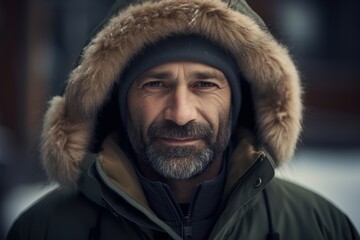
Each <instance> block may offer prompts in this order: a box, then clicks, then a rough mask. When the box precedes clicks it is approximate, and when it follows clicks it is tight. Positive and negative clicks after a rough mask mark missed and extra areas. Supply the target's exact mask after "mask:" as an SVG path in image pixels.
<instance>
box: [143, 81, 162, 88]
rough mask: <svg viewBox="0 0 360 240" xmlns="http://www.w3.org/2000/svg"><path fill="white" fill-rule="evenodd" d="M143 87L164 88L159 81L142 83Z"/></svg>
mask: <svg viewBox="0 0 360 240" xmlns="http://www.w3.org/2000/svg"><path fill="white" fill-rule="evenodd" d="M143 87H149V88H160V87H165V85H164V84H163V83H162V82H161V81H151V82H146V83H144V84H143Z"/></svg>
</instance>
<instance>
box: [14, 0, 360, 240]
mask: <svg viewBox="0 0 360 240" xmlns="http://www.w3.org/2000/svg"><path fill="white" fill-rule="evenodd" d="M129 4H131V1H118V2H117V3H116V4H115V6H114V8H113V9H112V11H111V13H110V15H109V19H107V20H105V21H104V23H103V24H102V25H101V26H100V27H99V28H98V29H97V30H96V31H95V33H94V36H93V37H92V38H91V40H90V42H89V43H88V45H87V46H86V47H85V48H84V51H83V53H82V55H81V57H80V58H79V60H78V64H77V66H76V68H75V69H74V70H73V71H72V73H71V74H70V77H69V79H68V81H67V86H66V89H65V91H64V94H63V96H57V97H54V98H53V100H51V102H50V107H49V110H48V111H47V114H46V116H45V121H44V126H43V133H42V149H41V151H42V159H43V165H44V168H45V170H46V171H47V174H48V175H49V177H50V179H51V180H53V181H56V182H57V183H59V185H60V188H59V189H58V190H55V191H53V192H51V193H50V194H48V195H47V196H45V197H44V198H43V199H41V200H40V201H38V202H37V203H35V204H34V205H33V206H32V207H31V208H30V209H28V210H27V211H26V212H25V213H23V214H22V216H21V217H20V218H19V219H18V220H17V221H16V222H15V224H14V225H13V227H12V229H11V230H10V232H9V235H8V239H36V240H38V239H183V238H184V239H185V237H188V236H179V235H178V234H176V233H175V232H174V230H173V229H172V228H171V227H170V226H168V225H167V224H166V223H164V222H163V221H162V220H161V219H160V218H158V217H157V216H156V214H155V213H154V212H153V211H152V209H151V208H150V207H149V204H148V201H147V198H146V196H145V194H144V191H143V190H142V187H141V185H140V183H139V180H138V177H137V174H136V172H135V165H134V164H133V162H134V159H132V158H131V157H130V155H129V154H128V151H127V148H128V145H127V144H128V141H127V135H126V130H125V129H123V128H122V126H121V125H120V126H119V123H120V122H121V121H120V120H119V119H120V116H119V111H118V110H117V106H116V101H114V99H117V96H116V94H117V91H115V89H118V87H119V86H121V74H122V72H123V70H124V69H125V67H126V65H127V64H128V63H129V61H130V60H131V59H132V57H133V56H134V55H136V53H138V52H139V51H140V50H141V48H142V47H143V46H144V45H145V44H150V43H152V42H155V41H157V40H159V39H161V38H163V37H166V36H169V35H173V34H177V33H182V34H184V33H189V34H190V33H191V34H198V35H201V36H203V37H206V38H208V39H210V40H211V41H213V42H215V43H217V44H219V45H221V46H222V47H224V48H225V49H227V50H229V51H230V52H231V53H232V54H233V55H234V56H235V58H236V60H237V63H238V66H239V72H240V73H241V75H242V80H241V81H242V83H241V84H242V92H241V93H240V94H242V98H243V100H242V101H243V102H242V108H241V112H240V117H239V122H238V123H237V128H236V130H235V131H234V133H233V137H232V148H231V149H232V150H231V153H230V155H229V157H228V165H227V170H226V174H227V176H226V182H225V187H224V190H223V195H222V196H221V204H220V208H219V211H218V215H217V216H218V220H217V221H216V223H215V225H214V227H213V229H212V231H211V233H209V239H279V237H280V238H281V239H359V235H358V233H357V232H356V230H355V229H354V227H353V226H352V224H351V223H350V221H349V219H348V218H347V217H346V216H345V215H344V214H343V213H341V212H340V211H339V210H338V209H337V208H335V207H334V206H333V205H332V204H330V203H329V202H328V201H326V200H324V199H323V198H321V197H319V196H318V195H316V194H314V193H312V192H310V191H308V190H305V189H303V188H301V187H299V186H296V185H294V184H291V183H288V182H286V181H283V180H280V179H277V178H274V169H275V168H276V167H278V166H280V165H281V164H282V163H284V162H285V161H286V160H288V159H290V158H291V157H292V155H293V153H294V151H295V146H296V142H297V139H298V136H299V133H300V130H301V118H302V104H301V91H302V90H301V86H300V80H299V76H298V73H297V69H296V67H295V65H294V63H293V61H292V59H291V57H290V56H289V54H288V52H287V50H286V48H285V47H283V46H282V45H280V44H279V43H278V42H277V41H276V40H275V39H274V38H273V37H272V36H271V35H270V33H269V32H268V31H267V29H266V27H265V25H264V23H263V22H262V21H261V19H260V18H259V17H258V16H257V15H256V14H255V13H254V12H252V11H251V9H250V8H249V6H248V5H247V4H246V2H245V1H220V0H192V1H190V0H176V1H174V0H163V1H157V0H155V1H134V2H133V3H132V5H129ZM210 197H211V196H209V198H210Z"/></svg>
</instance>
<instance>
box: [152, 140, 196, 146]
mask: <svg viewBox="0 0 360 240" xmlns="http://www.w3.org/2000/svg"><path fill="white" fill-rule="evenodd" d="M159 140H160V141H161V142H163V143H165V144H168V145H178V146H183V145H191V144H194V143H196V142H197V141H199V139H198V138H160V139H159Z"/></svg>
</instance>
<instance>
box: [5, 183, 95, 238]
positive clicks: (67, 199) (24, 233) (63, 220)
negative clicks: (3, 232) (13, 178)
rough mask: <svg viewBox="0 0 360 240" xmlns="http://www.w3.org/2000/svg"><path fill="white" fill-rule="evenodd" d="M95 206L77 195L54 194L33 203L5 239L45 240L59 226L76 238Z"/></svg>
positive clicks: (91, 216)
mask: <svg viewBox="0 0 360 240" xmlns="http://www.w3.org/2000/svg"><path fill="white" fill-rule="evenodd" d="M96 212H97V210H96V206H95V204H93V203H91V202H90V201H89V200H87V199H86V198H85V197H84V196H83V195H82V194H81V193H79V192H63V191H60V190H54V191H52V192H50V193H49V194H47V195H46V196H44V197H43V198H41V199H40V200H39V201H37V202H35V203H34V204H33V205H32V206H31V207H29V208H28V209H27V210H25V211H24V212H23V213H22V214H21V215H20V216H19V217H18V219H17V220H16V221H15V223H14V224H13V226H12V228H11V229H10V231H9V233H8V239H47V237H48V235H49V234H54V233H56V232H58V231H59V226H62V228H64V227H66V229H68V230H70V231H71V229H72V228H73V231H74V232H73V233H74V234H75V235H76V233H77V232H79V230H78V228H79V227H80V225H86V226H89V225H92V224H93V222H94V220H93V219H95V218H96Z"/></svg>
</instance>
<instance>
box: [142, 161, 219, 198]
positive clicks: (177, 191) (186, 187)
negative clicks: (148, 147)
mask: <svg viewBox="0 0 360 240" xmlns="http://www.w3.org/2000/svg"><path fill="white" fill-rule="evenodd" d="M221 165H222V155H221V156H219V157H218V158H216V159H215V160H214V161H213V162H212V163H211V165H210V166H209V167H208V168H207V169H206V171H205V172H203V173H201V174H200V175H198V176H196V177H194V178H191V179H186V180H176V179H166V178H163V177H161V176H160V175H159V174H157V173H156V172H154V171H153V170H152V169H150V168H149V167H148V166H145V164H144V163H143V161H141V163H140V164H139V167H140V170H141V172H142V174H143V175H144V176H145V177H146V178H148V179H150V180H153V181H161V182H164V183H166V184H167V185H169V187H170V189H171V191H172V193H173V195H174V197H175V200H176V202H178V203H190V202H191V200H192V197H193V195H194V192H195V190H196V188H197V186H198V185H199V184H201V183H202V182H205V181H208V180H211V179H213V178H214V177H216V176H217V175H218V174H219V172H220V170H221Z"/></svg>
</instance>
